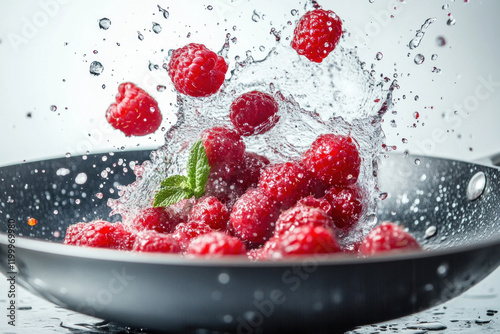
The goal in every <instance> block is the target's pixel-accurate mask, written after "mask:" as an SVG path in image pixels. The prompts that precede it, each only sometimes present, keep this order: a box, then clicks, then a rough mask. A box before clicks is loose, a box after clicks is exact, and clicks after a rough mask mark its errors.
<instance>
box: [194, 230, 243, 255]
mask: <svg viewBox="0 0 500 334" xmlns="http://www.w3.org/2000/svg"><path fill="white" fill-rule="evenodd" d="M246 251H247V250H246V248H245V245H244V244H243V243H242V242H241V241H240V240H239V239H238V238H235V237H232V236H230V235H227V234H224V233H222V232H212V233H207V234H203V235H200V236H199V237H197V238H195V239H194V240H193V241H191V244H189V246H188V248H187V251H186V255H188V256H193V255H197V256H198V255H203V256H206V257H221V256H225V255H243V254H245V253H246Z"/></svg>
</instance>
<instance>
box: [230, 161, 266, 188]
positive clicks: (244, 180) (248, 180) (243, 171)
mask: <svg viewBox="0 0 500 334" xmlns="http://www.w3.org/2000/svg"><path fill="white" fill-rule="evenodd" d="M267 165H269V159H268V158H266V157H265V156H263V155H260V154H257V153H253V152H245V155H244V158H243V165H242V166H241V168H240V169H238V173H237V175H236V177H235V179H236V180H235V183H236V184H237V185H238V186H240V187H241V189H243V190H244V191H246V190H247V189H248V188H255V187H257V185H258V183H259V177H260V174H261V172H262V170H263V169H264V168H265V167H266V166H267Z"/></svg>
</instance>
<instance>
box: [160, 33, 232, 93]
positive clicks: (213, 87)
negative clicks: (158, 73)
mask: <svg viewBox="0 0 500 334" xmlns="http://www.w3.org/2000/svg"><path fill="white" fill-rule="evenodd" d="M226 72H227V64H226V61H225V60H224V58H222V57H221V56H217V54H216V53H215V52H213V51H210V50H209V49H207V47H205V45H203V44H195V43H191V44H188V45H186V46H184V47H182V48H180V49H177V50H175V51H174V52H173V53H172V58H171V59H170V63H169V64H168V74H169V75H170V78H171V79H172V82H173V83H174V86H175V89H177V90H178V91H179V92H181V93H182V94H185V95H189V96H194V97H205V96H209V95H212V94H214V93H216V92H217V91H218V90H219V88H220V87H221V86H222V84H223V83H224V79H225V76H226Z"/></svg>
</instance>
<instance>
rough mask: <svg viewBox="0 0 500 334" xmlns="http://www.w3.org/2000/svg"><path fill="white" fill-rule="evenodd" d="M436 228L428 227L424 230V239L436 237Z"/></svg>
mask: <svg viewBox="0 0 500 334" xmlns="http://www.w3.org/2000/svg"><path fill="white" fill-rule="evenodd" d="M436 232H437V228H436V226H429V227H428V228H427V230H425V238H430V237H433V236H435V235H436Z"/></svg>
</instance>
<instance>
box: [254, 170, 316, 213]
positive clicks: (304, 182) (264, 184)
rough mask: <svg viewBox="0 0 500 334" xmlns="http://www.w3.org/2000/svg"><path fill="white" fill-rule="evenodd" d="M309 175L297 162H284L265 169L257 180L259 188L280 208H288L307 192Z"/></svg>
mask: <svg viewBox="0 0 500 334" xmlns="http://www.w3.org/2000/svg"><path fill="white" fill-rule="evenodd" d="M309 181H310V177H309V173H308V172H307V171H306V169H305V168H304V166H303V165H302V164H300V163H297V162H285V163H281V164H276V165H271V166H268V167H266V168H265V169H264V170H263V171H262V173H261V175H260V178H259V188H261V189H262V190H263V191H264V192H265V193H266V194H267V195H268V196H269V197H271V198H272V199H274V200H276V201H277V202H278V203H280V204H281V205H282V207H290V206H292V205H293V204H295V203H296V202H297V201H298V200H299V199H301V198H302V197H305V196H307V194H308V190H309Z"/></svg>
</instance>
